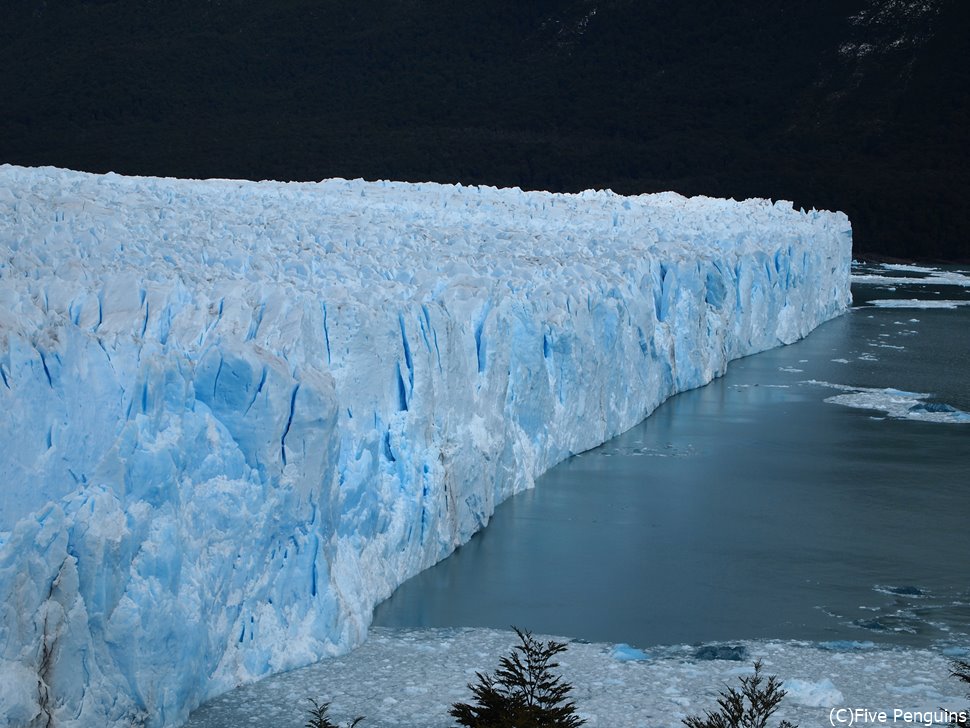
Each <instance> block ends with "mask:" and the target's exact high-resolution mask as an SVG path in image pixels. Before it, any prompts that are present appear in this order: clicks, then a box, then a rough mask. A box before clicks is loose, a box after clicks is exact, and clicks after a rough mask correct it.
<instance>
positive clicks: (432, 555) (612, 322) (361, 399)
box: [0, 166, 851, 728]
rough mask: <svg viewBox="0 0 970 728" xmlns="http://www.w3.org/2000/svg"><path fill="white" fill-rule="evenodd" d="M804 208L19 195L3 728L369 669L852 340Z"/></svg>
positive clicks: (80, 178) (420, 195)
mask: <svg viewBox="0 0 970 728" xmlns="http://www.w3.org/2000/svg"><path fill="white" fill-rule="evenodd" d="M850 247H851V231H850V227H849V222H848V219H847V218H846V217H845V215H843V214H841V213H825V212H817V211H812V212H810V213H800V212H797V211H795V210H794V209H792V206H791V204H790V203H781V202H778V203H771V202H768V201H764V200H751V201H747V202H742V203H737V202H734V201H725V200H714V199H707V198H694V199H685V198H683V197H681V196H679V195H676V194H673V193H665V194H660V195H648V196H640V197H621V196H619V195H615V194H613V193H610V192H584V193H582V194H579V195H553V194H547V193H540V192H536V193H524V192H522V191H520V190H495V189H490V188H463V187H460V186H448V185H436V184H420V185H414V184H400V183H367V182H363V181H359V180H358V181H346V180H327V181H325V182H322V183H319V184H279V183H251V182H238V181H228V180H215V181H207V182H194V181H180V180H170V179H150V178H125V177H120V176H117V175H103V176H98V175H88V174H80V173H74V172H67V171H63V170H56V169H50V168H47V169H24V168H19V167H12V166H3V167H0V442H2V444H3V447H2V452H0V483H2V486H0V594H2V595H3V601H2V603H0V724H10V725H21V724H31V723H32V722H33V723H34V724H38V725H43V724H45V723H46V722H47V720H48V718H50V719H51V720H52V721H54V722H56V724H57V725H58V726H61V727H62V728H74V727H79V726H91V725H98V726H111V725H114V726H122V725H124V726H128V725H131V724H142V723H144V724H145V725H148V726H153V727H158V726H164V725H174V724H178V723H179V722H180V721H182V720H183V719H184V718H185V717H186V715H187V713H188V711H189V710H190V709H191V708H192V707H194V706H195V705H198V704H199V703H200V702H201V701H202V700H204V699H206V698H209V697H212V696H214V695H217V694H219V693H220V692H222V691H224V690H226V689H228V688H231V687H233V686H235V685H238V684H242V683H247V682H251V681H253V680H256V679H258V678H261V677H265V676H267V675H270V674H272V673H276V672H280V671H283V670H288V669H292V668H295V667H298V666H301V665H305V664H308V663H310V662H313V661H316V660H318V659H320V658H321V657H324V656H328V655H335V654H340V653H343V652H346V651H347V650H348V649H350V648H352V647H354V646H356V645H359V644H361V642H362V641H363V640H364V638H365V636H366V634H367V629H368V626H369V621H370V618H371V613H372V609H373V607H374V605H375V604H376V603H377V602H379V601H381V600H382V599H384V598H386V597H387V596H388V595H389V594H390V593H391V591H392V590H393V589H394V588H395V587H396V586H397V585H398V584H400V583H401V582H402V581H404V580H405V579H407V578H408V577H410V576H411V575H413V574H415V573H417V572H418V571H420V570H421V569H423V568H425V567H427V566H429V565H431V564H433V563H435V562H436V561H438V560H440V559H441V558H444V557H445V556H447V555H448V554H449V553H450V552H451V551H452V550H453V549H454V548H456V547H457V546H458V545H459V544H461V543H463V542H465V541H467V540H468V538H470V536H471V535H472V534H473V533H474V532H476V531H477V530H478V529H480V528H481V527H482V526H483V525H485V523H487V521H488V519H489V517H490V515H491V513H492V512H493V510H494V508H495V505H496V504H497V503H499V502H500V501H502V500H503V499H505V498H506V497H508V496H509V495H511V494H512V493H514V492H517V491H520V490H522V489H525V488H529V487H531V486H532V484H533V481H534V478H535V477H536V476H537V475H539V474H540V473H542V472H543V471H545V470H546V469H548V468H549V467H551V466H552V465H554V464H555V463H556V462H558V461H560V460H562V459H563V458H565V457H567V456H568V455H569V454H570V453H575V452H580V451H583V450H585V449H588V448H590V447H593V446H595V445H598V444H600V443H602V442H604V441H605V440H607V439H608V438H610V437H612V436H613V435H616V434H618V433H620V432H622V431H624V430H626V429H627V428H629V427H631V426H632V425H634V424H635V423H637V422H638V421H639V420H641V419H642V418H644V417H645V416H647V415H648V414H649V413H650V412H651V411H653V409H654V408H655V407H656V406H657V405H658V404H659V403H660V402H661V401H663V400H664V399H665V398H666V397H668V396H670V395H671V394H672V393H674V392H677V391H680V390H684V389H688V388H691V387H697V386H700V385H702V384H704V383H706V382H707V381H709V380H710V379H711V378H713V377H715V376H718V375H720V374H722V373H723V372H724V371H725V368H726V366H727V362H728V361H729V360H731V359H733V358H736V357H739V356H744V355H747V354H751V353H754V352H757V351H760V350H763V349H766V348H768V347H773V346H777V345H779V344H784V343H790V342H792V341H795V340H797V339H798V338H800V337H802V336H804V335H805V334H807V333H808V332H809V331H811V330H812V329H813V328H814V327H815V326H817V325H818V324H819V323H821V322H822V321H825V320H827V319H829V318H832V317H833V316H837V315H839V314H840V313H841V312H843V311H845V310H846V307H847V306H848V303H849V300H850V295H849V267H850V257H851V252H850Z"/></svg>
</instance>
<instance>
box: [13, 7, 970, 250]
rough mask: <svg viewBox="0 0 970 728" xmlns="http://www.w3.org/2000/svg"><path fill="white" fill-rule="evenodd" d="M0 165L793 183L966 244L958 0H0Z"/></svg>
mask: <svg viewBox="0 0 970 728" xmlns="http://www.w3.org/2000/svg"><path fill="white" fill-rule="evenodd" d="M0 13H2V15H0V161H2V162H12V163H17V164H28V165H38V164H54V165H58V166H64V167H71V168H75V169H84V170H89V171H98V172H101V171H108V170H114V171H117V172H122V173H128V174H151V175H172V176H179V177H213V176H217V177H246V178H253V179H263V178H275V179H300V180H306V179H320V178H324V177H332V176H343V177H365V178H369V179H374V178H392V179H402V180H429V179H430V180H437V181H442V182H455V181H460V182H462V183H485V184H493V185H518V186H520V187H523V188H533V189H536V188H541V189H549V190H581V189H584V188H588V187H611V188H613V189H614V190H616V191H618V192H623V193H637V192H649V191H656V190H661V189H674V190H677V191H679V192H682V193H684V194H709V195H719V196H733V197H737V198H740V197H749V196H754V195H757V196H762V197H772V198H786V199H792V200H794V201H795V203H796V204H797V205H801V206H804V207H812V206H814V207H821V208H829V209H842V210H845V211H846V212H847V213H848V214H849V215H850V217H851V218H852V220H853V225H854V229H855V241H856V249H857V251H860V252H870V253H879V254H883V255H895V256H901V257H913V258H928V259H968V258H970V242H968V241H970V211H968V207H967V205H966V204H965V200H966V198H967V195H968V193H970V171H968V170H970V158H968V157H970V153H968V144H967V141H968V129H970V120H968V97H970V72H968V68H970V63H967V59H970V4H968V3H965V2H964V1H963V0H812V1H809V0H778V1H777V2H770V3H769V2H765V1H764V0H745V1H744V2H721V1H717V0H533V1H532V2H513V1H512V0H483V2H480V3H477V4H468V3H455V2H446V1H445V0H368V2H360V1H359V0H275V1H274V2H262V3H257V2H253V1H252V0H210V1H208V2H207V1H205V0H166V1H165V2H162V1H161V0H59V1H57V2H55V1H54V0H48V1H46V2H41V1H38V2H35V1H33V0H0Z"/></svg>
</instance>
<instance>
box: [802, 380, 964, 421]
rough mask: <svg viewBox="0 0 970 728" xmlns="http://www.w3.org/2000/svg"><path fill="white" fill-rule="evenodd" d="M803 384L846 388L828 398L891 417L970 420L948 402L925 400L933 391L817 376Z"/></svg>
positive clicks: (844, 404)
mask: <svg viewBox="0 0 970 728" xmlns="http://www.w3.org/2000/svg"><path fill="white" fill-rule="evenodd" d="M804 384H814V385H818V386H821V387H828V388H830V389H838V390H842V391H844V392H845V394H837V395H834V396H832V397H826V399H825V401H826V402H828V403H830V404H840V405H843V406H845V407H855V408H858V409H867V410H875V411H877V412H884V413H885V414H886V415H888V416H889V417H892V418H894V419H898V420H917V421H920V422H940V423H946V424H967V423H970V413H967V412H964V411H963V410H959V409H957V408H955V407H952V406H951V405H948V404H943V403H939V402H927V401H925V400H927V399H929V398H931V397H932V396H933V395H932V394H926V393H921V392H906V391H903V390H900V389H893V388H891V387H887V388H875V387H852V386H848V385H845V384H833V383H832V382H820V381H817V380H814V379H812V380H809V381H806V382H804Z"/></svg>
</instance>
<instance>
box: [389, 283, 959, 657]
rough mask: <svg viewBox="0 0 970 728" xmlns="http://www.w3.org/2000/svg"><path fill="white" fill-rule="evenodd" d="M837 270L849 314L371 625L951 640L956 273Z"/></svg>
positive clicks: (629, 448) (731, 372) (525, 515)
mask: <svg viewBox="0 0 970 728" xmlns="http://www.w3.org/2000/svg"><path fill="white" fill-rule="evenodd" d="M854 273H855V274H856V275H855V277H854V281H857V282H854V284H853V293H854V298H855V304H854V307H853V309H852V311H850V312H849V313H848V314H846V315H844V316H842V317H840V318H838V319H836V320H834V321H831V322H828V323H826V324H824V325H823V326H822V327H820V328H819V329H817V330H816V331H815V332H813V333H812V334H811V335H810V336H809V337H807V338H806V339H804V340H803V341H800V342H798V343H796V344H794V345H791V346H787V347H781V348H778V349H774V350H771V351H768V352H764V353H762V354H758V355H756V356H751V357H748V358H746V359H742V360H739V361H735V362H732V363H731V364H730V367H729V369H728V372H727V374H726V375H725V376H724V377H722V378H720V379H718V380H716V381H714V382H712V383H711V384H709V385H708V386H706V387H703V388H700V389H697V390H693V391H690V392H685V393H683V394H680V395H677V396H675V397H673V398H671V399H670V400H668V401H667V402H666V403H664V404H663V405H662V406H661V407H660V408H659V409H658V410H657V411H656V412H654V413H653V414H652V415H651V416H650V417H649V418H648V419H647V420H645V421H644V422H643V423H642V424H640V425H638V426H637V427H635V428H633V429H632V430H630V431H628V432H626V433H625V434H623V435H621V436H619V437H617V438H615V439H613V440H611V441H610V442H608V443H606V444H604V445H603V446H601V447H599V448H596V449H595V450H592V451H589V452H586V453H583V454H581V455H577V456H575V457H572V458H570V459H569V460H567V461H565V462H563V463H562V464H560V465H559V466H557V467H556V468H554V469H553V470H551V471H549V472H548V473H546V474H545V475H543V476H542V477H541V478H540V479H539V481H538V482H537V484H536V488H535V489H533V490H530V491H527V492H524V493H521V494H519V495H517V496H515V497H513V498H511V499H510V500H508V501H506V502H505V503H504V504H502V505H501V506H500V507H499V508H498V509H497V511H496V513H495V515H494V517H493V518H492V520H491V522H490V523H489V525H488V527H487V528H486V529H485V530H484V531H482V532H481V533H479V534H477V535H476V536H475V537H474V538H473V539H472V540H471V541H470V542H469V543H468V544H466V545H465V546H463V547H461V548H460V549H459V550H458V551H457V552H456V553H455V554H454V555H452V556H451V557H450V558H448V559H446V560H445V561H444V562H442V563H440V564H438V565H437V566H435V567H433V568H431V569H429V570H427V571H425V572H423V573H422V574H419V575H418V576H416V577H414V578H413V579H411V580H410V581H408V582H406V583H405V584H403V585H402V586H401V587H400V588H399V589H398V590H397V591H396V592H395V594H394V595H393V596H392V597H391V598H390V599H389V600H388V601H386V602H385V603H383V604H381V605H379V606H378V607H377V609H376V610H375V615H374V616H375V619H374V624H375V626H381V627H388V628H424V627H458V626H461V627H495V628H502V629H505V628H508V627H509V626H510V625H517V626H520V627H524V628H528V629H530V630H533V631H536V632H539V633H547V634H558V635H568V636H570V637H572V638H576V639H582V640H590V641H596V642H626V643H630V644H635V645H640V646H650V645H662V644H676V643H698V642H708V641H719V640H741V639H761V638H769V639H797V640H810V641H841V640H849V641H872V642H877V643H879V642H890V643H895V644H900V645H909V646H946V645H949V644H960V645H964V646H966V641H967V634H968V632H970V538H968V533H970V527H968V524H970V422H968V421H967V420H970V415H967V414H966V413H967V412H970V307H968V306H965V305H958V304H954V305H953V306H952V307H941V306H945V305H947V304H945V303H941V302H943V301H956V302H958V303H959V302H967V301H968V300H970V287H968V284H970V274H968V273H967V272H966V271H959V270H957V269H953V268H950V269H946V270H945V271H941V272H937V273H935V274H931V277H929V278H927V271H925V270H920V269H917V268H912V267H908V266H896V267H886V266H871V267H859V266H857V267H856V268H855V269H854ZM947 276H949V282H947V280H948V279H947ZM905 299H918V301H917V302H916V303H913V304H906V307H902V308H890V307H884V306H885V305H887V304H885V303H883V304H882V305H875V306H874V305H870V304H869V303H868V302H870V301H873V300H876V301H887V300H888V301H893V300H895V301H897V305H898V302H899V301H902V300H905ZM927 305H929V306H934V308H920V307H919V306H927ZM910 306H912V307H910ZM923 395H925V396H923ZM826 400H829V401H826ZM932 420H937V421H932Z"/></svg>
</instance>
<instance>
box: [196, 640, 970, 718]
mask: <svg viewBox="0 0 970 728" xmlns="http://www.w3.org/2000/svg"><path fill="white" fill-rule="evenodd" d="M559 639H560V641H563V642H568V640H566V639H564V638H559ZM516 642H517V640H516V637H515V635H514V634H513V633H511V632H504V631H497V630H487V629H461V630H435V629H429V630H420V631H391V630H385V629H375V630H373V632H372V634H371V636H370V637H369V638H368V640H367V642H366V643H365V644H364V645H362V646H361V647H359V648H357V649H356V650H354V651H353V652H352V653H350V654H348V655H345V656H343V657H338V658H334V659H330V660H324V661H322V662H319V663H317V664H315V665H311V666H310V667H306V668H303V669H301V670H296V671H294V672H290V673H287V674H284V675H279V676H276V677H273V678H269V679H267V680H264V681H262V682H260V683H257V684H255V685H251V686H248V687H245V688H240V689H238V690H234V691H231V692H229V693H226V694H225V695H223V696H221V697H219V698H217V699H215V700H213V701H212V702H211V703H210V704H208V705H206V706H205V707H204V708H202V709H200V710H199V711H197V712H196V713H195V714H194V715H193V716H192V719H191V720H190V721H189V723H188V724H187V728H230V727H231V726H252V728H282V727H283V726H299V725H302V724H303V723H305V722H306V709H307V708H308V707H309V706H310V703H309V702H308V698H313V699H314V700H317V701H332V705H331V711H330V715H331V717H332V718H333V719H335V720H336V721H337V722H339V723H341V724H343V723H345V722H347V721H349V720H350V719H351V718H353V717H355V716H358V715H363V716H365V717H366V720H365V721H364V722H363V723H361V728H365V726H366V727H373V728H390V727H391V726H397V727H400V728H445V727H446V726H449V727H450V726H453V725H455V723H454V721H453V720H452V719H451V718H450V717H449V716H448V709H449V707H450V706H451V705H452V704H453V703H455V702H473V698H472V695H471V691H470V690H469V689H468V688H467V684H468V683H474V682H476V677H475V672H476V671H478V672H489V673H491V672H494V671H495V668H496V667H497V666H498V659H499V657H501V656H502V655H505V654H508V653H509V651H510V650H511V648H512V646H513V645H514V644H516ZM719 653H720V655H724V656H727V655H730V656H731V657H735V658H740V659H733V660H724V659H713V660H712V659H710V658H711V657H715V656H717V655H718V654H719ZM759 658H760V659H761V660H762V663H763V672H764V674H765V675H777V676H778V677H779V678H781V679H782V680H783V682H784V685H783V687H784V689H785V690H786V691H787V692H788V695H786V696H785V698H784V699H783V701H782V703H781V707H780V709H779V711H778V713H777V714H776V718H775V719H774V720H772V721H771V725H775V724H776V723H777V721H778V720H781V719H783V718H787V719H788V720H790V721H792V722H793V723H795V724H797V725H799V726H801V728H814V727H815V726H827V725H833V724H834V725H849V723H850V720H849V719H850V717H852V718H853V721H852V723H853V724H858V725H865V724H868V725H876V726H878V725H891V726H897V727H898V728H901V727H902V726H908V725H923V724H926V720H925V718H927V717H929V718H930V720H935V721H936V722H937V724H939V722H940V721H939V718H940V717H941V716H940V713H939V711H940V709H941V708H944V709H947V710H950V711H953V712H957V711H961V710H967V708H968V706H970V699H968V698H967V697H966V696H965V695H964V692H963V691H962V690H961V686H962V684H961V683H959V682H958V681H956V680H954V679H953V678H951V677H950V670H951V662H950V659H949V658H948V657H947V656H945V655H941V654H940V653H938V652H933V651H929V650H915V649H899V648H880V647H876V646H874V645H873V644H872V643H868V642H829V643H822V644H811V643H801V642H771V641H767V642H765V641H760V642H732V643H729V644H720V645H705V646H703V647H698V646H689V645H675V646H670V647H663V648H655V649H648V650H646V651H644V650H639V649H637V648H631V647H629V646H627V645H602V644H583V643H577V642H571V643H569V647H568V649H567V651H566V652H565V653H563V654H562V655H560V656H559V663H560V668H559V669H558V670H557V671H556V672H557V673H559V674H561V675H562V676H563V677H564V679H566V680H568V681H569V682H570V683H572V685H573V687H574V690H573V692H572V694H571V697H572V699H573V700H574V701H575V702H576V706H577V712H578V714H579V715H580V716H581V717H583V718H584V719H586V721H587V725H589V726H609V728H659V727H661V726H671V727H673V726H679V725H680V722H681V720H682V719H683V718H684V717H686V716H688V715H703V714H705V713H706V712H707V711H708V710H715V709H716V707H717V706H716V701H717V696H718V692H719V691H722V690H724V689H725V687H735V688H737V687H739V682H738V676H739V675H746V674H751V673H752V672H753V668H752V663H753V661H754V660H756V659H759ZM857 710H863V711H869V714H870V719H869V720H868V721H867V720H865V714H863V716H862V718H863V719H861V720H860V719H857V717H856V715H855V711H857ZM894 711H899V714H897V715H895V716H894ZM880 712H884V713H886V714H887V715H886V718H887V719H886V720H884V721H880V720H877V719H876V718H874V717H871V716H877V715H878V713H880ZM906 713H910V714H912V713H921V714H922V715H920V716H918V717H919V718H920V719H919V720H916V719H915V718H916V717H917V716H914V715H910V716H906V715H905V714H906ZM907 717H909V718H913V719H911V720H904V718H907ZM894 718H896V719H895V720H894ZM830 720H831V721H832V722H831V723H830Z"/></svg>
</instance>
